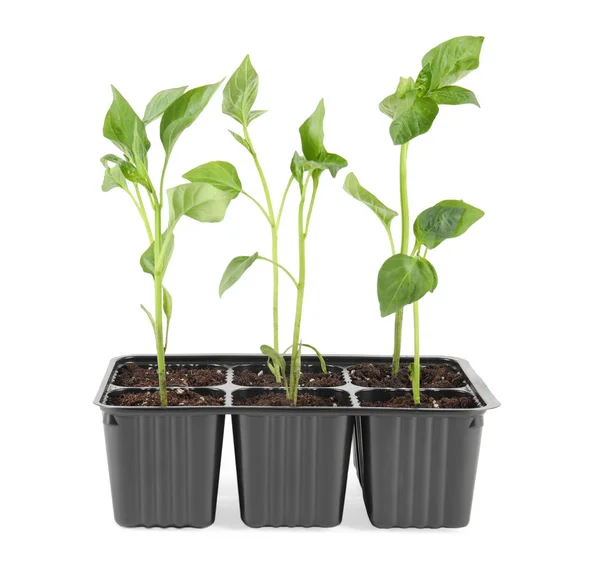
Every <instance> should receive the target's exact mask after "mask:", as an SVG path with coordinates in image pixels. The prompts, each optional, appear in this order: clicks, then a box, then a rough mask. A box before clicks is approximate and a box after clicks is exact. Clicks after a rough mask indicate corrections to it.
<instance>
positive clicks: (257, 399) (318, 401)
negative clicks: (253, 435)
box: [235, 392, 350, 407]
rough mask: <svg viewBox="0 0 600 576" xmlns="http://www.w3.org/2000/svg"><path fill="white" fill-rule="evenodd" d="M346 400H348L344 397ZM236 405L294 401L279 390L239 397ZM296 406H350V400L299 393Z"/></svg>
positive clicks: (289, 402)
mask: <svg viewBox="0 0 600 576" xmlns="http://www.w3.org/2000/svg"><path fill="white" fill-rule="evenodd" d="M344 400H346V399H345V398H344ZM235 405H236V406H293V404H292V401H291V400H288V399H287V398H286V396H285V394H279V393H277V392H265V393H264V394H257V395H256V396H250V397H248V398H239V399H236V400H235ZM296 406H303V407H309V406H350V401H349V400H347V401H341V402H340V400H339V399H338V398H334V397H327V396H318V395H316V394H299V395H298V402H297V404H296Z"/></svg>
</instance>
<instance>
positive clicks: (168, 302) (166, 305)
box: [163, 286, 173, 322]
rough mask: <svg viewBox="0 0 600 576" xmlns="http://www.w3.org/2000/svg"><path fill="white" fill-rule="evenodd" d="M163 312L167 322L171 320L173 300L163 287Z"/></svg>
mask: <svg viewBox="0 0 600 576" xmlns="http://www.w3.org/2000/svg"><path fill="white" fill-rule="evenodd" d="M163 311H164V313H165V316H166V317H167V322H169V321H170V320H171V315H172V314H173V298H172V297H171V294H170V293H169V291H168V290H167V289H166V288H165V287H164V286H163Z"/></svg>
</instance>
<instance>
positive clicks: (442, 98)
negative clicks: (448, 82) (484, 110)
mask: <svg viewBox="0 0 600 576" xmlns="http://www.w3.org/2000/svg"><path fill="white" fill-rule="evenodd" d="M428 96H429V98H431V99H432V100H433V101H434V102H436V103H437V104H449V105H451V106H453V105H457V104H475V106H477V107H479V102H478V101H477V98H476V96H475V94H473V92H471V91H470V90H467V89H466V88H461V87H460V86H444V87H443V88H439V89H438V90H434V91H433V92H430V93H429V94H428Z"/></svg>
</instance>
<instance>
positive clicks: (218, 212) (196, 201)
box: [101, 82, 239, 406]
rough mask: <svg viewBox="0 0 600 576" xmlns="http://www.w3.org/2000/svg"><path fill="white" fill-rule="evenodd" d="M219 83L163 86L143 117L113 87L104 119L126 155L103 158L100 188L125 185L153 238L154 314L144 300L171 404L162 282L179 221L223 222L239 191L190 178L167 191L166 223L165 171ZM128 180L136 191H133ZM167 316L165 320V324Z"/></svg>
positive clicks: (149, 269)
mask: <svg viewBox="0 0 600 576" xmlns="http://www.w3.org/2000/svg"><path fill="white" fill-rule="evenodd" d="M220 84H221V82H218V83H216V84H209V85H207V86H201V87H199V88H194V89H192V90H189V91H186V90H187V87H181V88H173V89H170V90H163V91H161V92H159V93H158V94H156V95H155V96H154V97H153V98H152V99H151V100H150V102H149V104H148V106H147V107H146V111H145V114H144V118H143V119H141V118H140V117H139V116H138V115H137V114H136V113H135V111H134V110H133V108H132V107H131V106H130V105H129V103H128V102H127V100H125V98H123V96H122V95H121V94H120V93H119V91H118V90H117V89H116V88H114V87H113V89H112V90H113V102H112V104H111V106H110V108H109V110H108V112H107V114H106V118H105V121H104V136H105V137H106V138H108V139H109V140H111V141H112V142H113V144H115V146H116V147H117V148H118V149H119V150H120V151H121V152H122V154H123V157H120V156H116V155H114V154H109V155H107V156H104V157H103V158H102V159H101V162H102V164H103V165H104V167H105V174H104V183H103V185H102V189H103V190H104V191H106V190H110V189H112V188H122V189H123V190H125V192H126V193H127V194H128V195H129V197H130V198H131V200H132V201H133V203H134V205H135V207H136V209H137V211H138V213H139V215H140V218H141V220H142V222H143V224H144V228H145V230H146V234H147V236H148V241H149V243H150V246H149V247H148V249H147V250H146V251H145V252H144V253H143V254H142V256H141V258H140V265H141V267H142V270H143V271H144V272H146V273H148V274H150V275H151V276H152V278H153V281H154V314H152V313H151V312H150V310H148V309H147V308H146V307H144V306H143V305H142V309H143V310H144V312H145V313H146V314H147V316H148V318H149V319H150V322H151V324H152V328H153V332H154V338H155V342H156V360H157V372H158V385H159V393H160V402H161V406H166V405H167V390H166V367H165V351H166V348H167V343H168V332H169V324H170V320H171V314H172V309H173V300H172V297H171V295H170V293H169V292H168V290H167V289H166V288H165V286H164V285H163V279H164V276H165V273H166V271H167V266H168V264H169V261H170V259H171V255H172V254H173V248H174V230H175V226H176V224H177V222H179V220H180V219H181V218H182V217H183V216H188V217H189V218H192V219H194V220H198V221H200V222H220V221H221V220H222V219H223V218H224V217H225V212H226V210H227V206H228V205H229V202H230V201H231V200H232V199H234V198H235V197H236V196H237V195H238V193H239V192H238V191H236V190H223V189H221V188H217V187H215V186H212V185H211V184H210V183H187V184H181V185H179V186H176V187H174V188H170V189H169V190H167V191H166V196H167V199H168V205H169V219H168V222H167V225H166V227H164V226H163V220H162V212H163V207H164V206H165V204H166V201H165V189H164V183H165V175H166V171H167V165H168V163H169V158H170V157H171V153H172V152H173V148H174V146H175V143H176V142H177V140H178V139H179V137H180V136H181V134H182V133H183V131H184V130H185V129H186V128H188V127H189V126H191V125H192V123H193V122H194V121H195V120H196V119H197V118H198V116H199V115H200V113H201V112H202V111H203V110H204V108H205V107H206V105H207V104H208V103H209V101H210V99H211V98H212V96H213V95H214V93H215V92H216V91H217V90H218V88H219V86H220ZM161 117H162V118H161ZM158 118H161V122H160V139H161V142H162V144H163V148H164V151H165V155H164V162H163V166H162V172H161V176H160V185H159V187H158V189H157V188H156V187H155V186H154V184H153V182H152V179H151V177H150V174H149V170H148V150H149V149H150V141H149V140H148V136H147V134H146V126H147V125H148V124H150V123H151V122H152V121H153V120H156V119H158ZM130 184H131V185H132V186H133V189H134V191H135V195H134V193H132V192H131V189H130ZM140 188H142V189H143V190H145V192H146V196H147V200H146V202H149V204H150V208H151V210H152V212H153V216H154V217H153V219H152V222H151V220H150V219H149V218H148V211H147V208H146V203H145V202H144V199H143V195H142V193H141V191H140ZM163 319H164V320H165V321H166V326H165V327H163Z"/></svg>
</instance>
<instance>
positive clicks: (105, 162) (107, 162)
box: [100, 154, 144, 185]
mask: <svg viewBox="0 0 600 576" xmlns="http://www.w3.org/2000/svg"><path fill="white" fill-rule="evenodd" d="M100 162H101V163H102V166H104V168H106V169H109V168H112V167H113V166H118V167H119V168H120V170H121V172H122V174H123V176H124V177H125V178H126V179H127V180H129V181H130V182H136V183H138V184H142V185H143V184H144V180H143V179H142V178H141V177H140V175H139V174H138V172H137V170H136V168H135V166H134V165H133V164H132V163H131V162H127V160H123V158H119V157H118V156H115V155H114V154H106V156H102V158H100Z"/></svg>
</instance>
